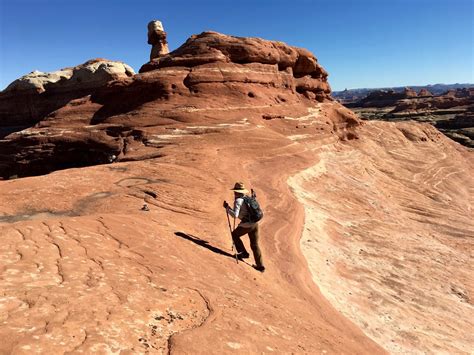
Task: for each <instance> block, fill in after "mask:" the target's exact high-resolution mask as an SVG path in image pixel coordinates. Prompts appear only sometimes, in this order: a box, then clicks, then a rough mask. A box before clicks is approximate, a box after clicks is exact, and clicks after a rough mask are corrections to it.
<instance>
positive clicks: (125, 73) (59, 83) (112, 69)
mask: <svg viewBox="0 0 474 355" xmlns="http://www.w3.org/2000/svg"><path fill="white" fill-rule="evenodd" d="M134 74H135V72H134V71H133V69H132V68H131V67H130V66H128V65H127V64H125V63H122V62H116V61H110V60H106V59H92V60H89V61H87V62H85V63H84V64H80V65H78V66H75V67H72V68H65V69H61V70H59V71H55V72H51V73H43V72H39V71H34V72H32V73H30V74H27V75H25V76H23V77H21V78H20V79H17V80H15V81H14V82H12V83H11V84H10V85H9V86H8V87H7V88H6V89H5V90H4V91H2V92H1V93H0V129H1V128H5V127H7V126H24V125H33V124H35V123H37V122H38V121H40V120H41V119H43V118H44V117H45V116H46V115H47V114H49V113H51V112H53V111H54V110H56V109H58V108H60V107H62V106H64V105H65V104H67V103H68V102H69V101H71V100H72V99H76V98H79V97H82V96H86V95H89V94H91V93H92V92H93V91H94V90H95V89H97V88H99V87H101V86H104V85H105V84H106V83H107V82H109V81H111V80H115V79H121V78H128V77H131V76H133V75H134ZM1 137H2V135H0V138H1Z"/></svg>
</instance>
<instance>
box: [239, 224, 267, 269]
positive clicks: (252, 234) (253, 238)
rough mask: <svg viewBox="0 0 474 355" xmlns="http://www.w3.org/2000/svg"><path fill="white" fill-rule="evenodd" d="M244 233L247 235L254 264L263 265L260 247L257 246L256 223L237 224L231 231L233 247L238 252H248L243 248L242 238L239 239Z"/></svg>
mask: <svg viewBox="0 0 474 355" xmlns="http://www.w3.org/2000/svg"><path fill="white" fill-rule="evenodd" d="M245 234H248V235H249V238H250V247H251V248H252V253H253V257H254V258H255V264H256V265H257V266H263V261H262V252H261V251H260V247H259V246H258V223H256V224H255V226H253V227H241V226H238V227H237V228H235V230H234V231H233V232H232V239H233V240H234V244H235V248H236V249H237V253H239V254H240V253H242V254H248V252H247V250H246V249H245V246H244V243H242V240H241V239H240V237H241V236H243V235H245Z"/></svg>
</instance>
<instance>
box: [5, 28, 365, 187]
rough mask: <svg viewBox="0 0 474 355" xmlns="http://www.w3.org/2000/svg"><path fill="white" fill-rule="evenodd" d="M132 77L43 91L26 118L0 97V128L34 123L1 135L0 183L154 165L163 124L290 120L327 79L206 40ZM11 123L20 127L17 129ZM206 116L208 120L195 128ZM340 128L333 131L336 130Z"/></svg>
mask: <svg viewBox="0 0 474 355" xmlns="http://www.w3.org/2000/svg"><path fill="white" fill-rule="evenodd" d="M89 66H90V64H88V63H86V65H85V67H86V68H88V67H89ZM77 68H82V66H79V67H77ZM77 70H82V69H76V71H77ZM140 71H141V73H140V74H138V75H135V76H128V72H125V74H124V75H122V76H121V77H119V78H116V77H114V79H115V80H110V81H108V82H105V79H106V78H107V77H106V76H105V75H104V80H95V81H92V82H93V83H94V85H87V86H85V87H84V86H81V85H86V84H85V82H86V81H81V85H79V86H78V88H77V90H76V91H70V90H69V89H67V88H70V87H71V86H70V84H68V82H69V81H65V82H64V84H62V85H61V84H60V83H61V82H60V81H58V82H57V83H53V84H49V85H47V88H48V89H47V90H46V91H45V92H44V93H41V94H37V93H35V95H36V96H34V98H35V100H36V101H35V105H34V107H40V108H42V109H41V110H37V111H36V112H34V114H31V115H29V116H25V110H26V109H29V106H28V105H27V104H28V102H29V101H26V102H25V101H23V100H25V99H26V100H29V98H30V96H24V95H18V96H15V100H14V101H8V100H7V96H8V95H10V93H11V91H10V90H8V91H7V92H6V93H2V95H5V96H4V101H3V102H4V103H5V105H4V106H3V109H2V110H3V112H4V113H5V118H4V119H3V121H4V122H6V123H7V124H6V125H7V126H8V125H10V126H11V125H12V124H13V123H15V124H18V125H20V123H21V124H23V125H26V124H30V125H32V123H33V122H36V121H40V122H38V123H37V124H36V125H35V126H34V127H29V128H26V129H23V130H21V131H18V132H15V133H10V132H11V130H10V131H8V132H6V134H8V135H7V136H6V137H5V138H4V139H3V140H2V141H0V176H2V177H3V178H9V177H11V176H28V175H38V174H44V173H48V172H51V171H54V170H58V169H63V168H70V167H74V166H76V167H79V166H87V165H95V164H100V163H109V162H111V161H126V160H137V159H138V160H139V159H148V158H151V157H156V156H160V155H161V154H162V153H161V152H160V149H161V148H162V146H163V144H154V143H151V142H152V141H153V139H152V138H151V137H152V136H153V135H155V134H162V133H163V131H164V130H165V129H166V125H169V124H172V123H178V122H181V123H185V122H189V121H190V120H193V121H195V120H196V112H201V111H202V112H206V111H207V110H214V109H216V108H217V107H223V106H224V107H233V108H236V109H237V108H238V107H241V106H245V105H252V106H253V107H255V108H257V107H260V109H261V110H263V109H265V110H266V111H265V112H269V113H271V112H272V111H275V110H276V111H278V112H279V114H285V113H288V114H289V113H292V110H291V109H289V110H288V111H285V110H286V107H289V106H290V105H297V106H298V105H299V106H301V108H300V110H301V109H304V110H305V107H306V106H307V105H308V103H310V102H313V103H315V102H324V101H330V100H331V97H330V88H329V84H328V83H327V73H326V71H325V70H324V69H323V68H322V67H321V66H320V65H319V64H318V63H317V60H316V58H315V57H314V56H313V55H312V54H311V53H309V52H308V51H306V50H304V49H300V48H295V47H290V46H288V45H286V44H284V43H282V42H271V41H265V40H262V39H258V38H239V37H232V36H226V35H223V34H219V33H216V32H205V33H202V34H200V35H196V36H192V37H191V38H190V39H189V40H188V41H187V42H186V43H185V44H184V45H183V46H181V47H180V48H178V49H177V50H176V51H173V52H172V53H170V54H168V55H165V56H162V57H160V58H158V59H155V60H153V61H151V62H150V63H147V64H145V65H144V66H143V67H142V68H141V70H140ZM71 78H75V76H74V75H73V76H72V77H71ZM99 83H100V84H101V85H99ZM51 85H52V87H51V89H49V88H50V86H51ZM50 92H51V95H52V97H53V99H52V100H51V99H50V97H51V96H50V95H49V93H50ZM56 92H58V95H59V97H60V98H62V100H58V96H56V95H55V93H56ZM0 100H1V99H0ZM11 102H16V104H15V105H13V106H12V105H11ZM280 107H283V109H280ZM267 108H268V109H267ZM52 109H54V111H52ZM152 112H153V114H151V113H152ZM18 117H22V118H24V117H27V118H28V119H27V120H25V121H23V120H21V121H20V122H18V121H19V119H18ZM212 117H213V114H212V113H211V114H208V115H204V116H203V117H201V116H199V119H200V120H203V121H206V120H209V119H212ZM346 124H348V121H347V122H346V121H341V122H340V125H341V127H342V126H345V125H346ZM349 124H357V122H356V121H354V122H349ZM21 128H24V126H23V127H21ZM59 152H61V154H58V153H59Z"/></svg>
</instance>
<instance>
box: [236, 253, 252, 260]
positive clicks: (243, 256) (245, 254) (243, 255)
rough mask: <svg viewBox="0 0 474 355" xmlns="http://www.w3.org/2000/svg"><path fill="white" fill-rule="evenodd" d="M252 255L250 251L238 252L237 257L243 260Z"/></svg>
mask: <svg viewBox="0 0 474 355" xmlns="http://www.w3.org/2000/svg"><path fill="white" fill-rule="evenodd" d="M249 257H250V254H249V253H237V259H239V260H242V259H248V258H249Z"/></svg>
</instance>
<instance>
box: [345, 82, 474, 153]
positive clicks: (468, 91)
mask: <svg viewBox="0 0 474 355" xmlns="http://www.w3.org/2000/svg"><path fill="white" fill-rule="evenodd" d="M346 94H347V93H346ZM345 105H346V106H347V107H350V108H352V109H353V110H355V111H356V112H357V113H359V115H360V116H361V117H362V118H365V119H380V120H388V121H393V120H417V121H421V122H429V123H431V124H433V125H434V126H435V127H437V128H438V129H439V130H441V131H442V132H443V133H444V134H446V135H447V136H448V137H450V138H451V139H453V140H455V141H457V142H459V143H461V144H463V145H465V146H467V147H471V148H474V120H473V114H472V112H473V110H474V87H461V88H459V87H456V88H449V89H448V90H447V91H445V92H443V93H441V94H437V95H433V93H432V92H431V91H429V90H427V89H426V88H422V89H420V91H419V93H418V94H416V92H415V91H414V90H412V89H410V88H404V89H403V91H398V92H397V91H395V90H375V91H371V92H369V93H368V94H367V96H366V97H364V98H362V99H360V100H356V101H354V102H346V103H345Z"/></svg>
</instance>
